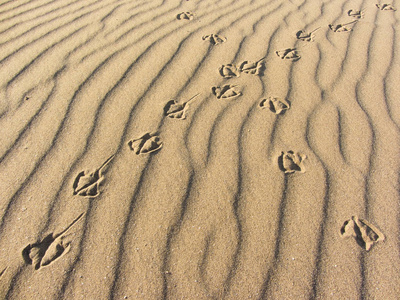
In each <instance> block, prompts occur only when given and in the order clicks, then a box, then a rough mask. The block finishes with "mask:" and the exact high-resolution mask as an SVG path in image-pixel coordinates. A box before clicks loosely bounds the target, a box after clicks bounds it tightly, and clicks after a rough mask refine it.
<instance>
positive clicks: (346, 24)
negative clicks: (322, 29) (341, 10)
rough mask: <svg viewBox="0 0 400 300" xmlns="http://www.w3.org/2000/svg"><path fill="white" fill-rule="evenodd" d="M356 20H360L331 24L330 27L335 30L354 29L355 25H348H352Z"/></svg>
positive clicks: (346, 30)
mask: <svg viewBox="0 0 400 300" xmlns="http://www.w3.org/2000/svg"><path fill="white" fill-rule="evenodd" d="M356 22H358V20H355V21H352V22H349V23H345V24H337V25H333V24H329V29H330V30H332V31H333V32H349V31H352V30H353V27H349V26H348V25H352V24H354V23H356Z"/></svg>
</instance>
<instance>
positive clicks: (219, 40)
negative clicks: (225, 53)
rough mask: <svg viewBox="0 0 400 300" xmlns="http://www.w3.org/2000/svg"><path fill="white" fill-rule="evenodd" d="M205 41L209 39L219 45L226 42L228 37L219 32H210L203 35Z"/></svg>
mask: <svg viewBox="0 0 400 300" xmlns="http://www.w3.org/2000/svg"><path fill="white" fill-rule="evenodd" d="M202 39H203V41H205V40H208V41H210V43H211V44H213V45H217V44H222V43H225V42H226V37H222V36H219V35H218V34H214V33H212V34H209V35H205V36H203V37H202Z"/></svg>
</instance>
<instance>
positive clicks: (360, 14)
mask: <svg viewBox="0 0 400 300" xmlns="http://www.w3.org/2000/svg"><path fill="white" fill-rule="evenodd" d="M347 15H348V16H349V17H353V18H356V19H362V18H364V12H363V11H362V10H353V9H350V10H349V11H348V12H347Z"/></svg>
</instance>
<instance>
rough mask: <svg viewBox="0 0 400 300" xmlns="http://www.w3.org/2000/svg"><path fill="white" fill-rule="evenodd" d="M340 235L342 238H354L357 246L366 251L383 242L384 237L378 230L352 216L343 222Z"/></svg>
mask: <svg viewBox="0 0 400 300" xmlns="http://www.w3.org/2000/svg"><path fill="white" fill-rule="evenodd" d="M340 235H341V236H342V237H344V238H347V237H354V238H355V239H356V241H357V244H359V245H360V246H361V247H362V248H363V249H365V250H367V251H369V250H370V249H371V247H372V245H373V244H375V243H377V242H380V241H383V240H385V236H384V235H383V233H382V232H381V231H380V230H379V229H378V228H376V227H375V226H374V225H372V224H371V223H369V222H368V221H366V220H363V219H359V218H358V217H357V216H352V217H351V219H349V220H346V221H345V222H344V224H343V226H342V228H341V229H340Z"/></svg>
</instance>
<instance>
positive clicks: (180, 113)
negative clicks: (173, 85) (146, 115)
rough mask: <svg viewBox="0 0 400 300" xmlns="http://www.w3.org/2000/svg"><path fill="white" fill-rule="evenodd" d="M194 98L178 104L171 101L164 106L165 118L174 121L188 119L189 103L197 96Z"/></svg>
mask: <svg viewBox="0 0 400 300" xmlns="http://www.w3.org/2000/svg"><path fill="white" fill-rule="evenodd" d="M198 95H199V94H197V95H195V96H193V97H192V98H190V99H189V100H188V101H186V102H183V103H177V102H176V101H175V100H170V101H168V102H167V104H166V105H165V106H164V116H167V117H169V118H172V119H179V120H184V119H186V111H187V110H188V108H189V102H190V101H192V100H193V99H194V98H195V97H196V96H198Z"/></svg>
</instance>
